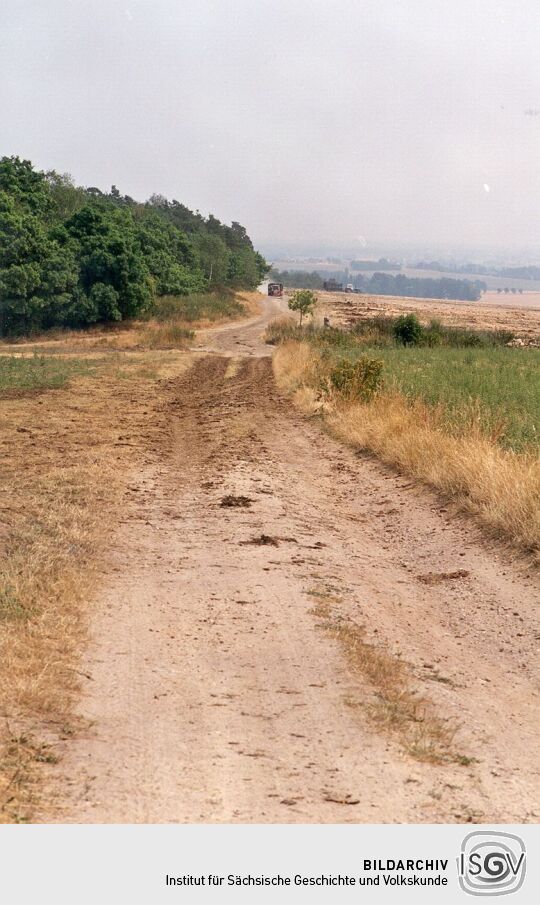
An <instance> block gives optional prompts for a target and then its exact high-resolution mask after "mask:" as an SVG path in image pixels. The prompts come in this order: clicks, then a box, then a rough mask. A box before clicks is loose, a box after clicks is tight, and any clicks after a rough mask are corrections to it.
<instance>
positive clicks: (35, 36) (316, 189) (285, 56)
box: [0, 0, 540, 250]
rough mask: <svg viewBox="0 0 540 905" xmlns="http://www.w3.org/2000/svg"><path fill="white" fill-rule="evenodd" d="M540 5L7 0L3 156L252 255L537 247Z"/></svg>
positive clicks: (2, 29)
mask: <svg viewBox="0 0 540 905" xmlns="http://www.w3.org/2000/svg"><path fill="white" fill-rule="evenodd" d="M539 34H540V3H539V2H538V0H519V2H516V0H214V2H209V0H0V137H1V147H0V153H1V154H18V155H20V156H22V157H25V158H30V159H31V160H32V161H33V162H34V163H35V164H36V165H37V166H38V167H40V168H43V169H48V168H55V169H57V170H60V171H62V172H65V171H67V172H70V173H71V174H72V175H73V177H74V179H75V180H76V182H77V183H79V184H82V185H97V186H99V187H100V188H102V189H108V188H109V187H110V186H111V184H112V183H115V184H116V185H117V186H118V188H119V189H120V190H121V191H122V192H125V193H128V194H130V195H132V196H134V197H136V198H138V199H143V198H146V197H148V196H149V195H150V194H151V193H152V192H159V193H162V194H165V195H167V196H168V197H175V198H177V199H178V200H180V201H183V202H184V203H186V204H187V205H189V206H190V207H192V208H198V209H200V210H201V211H202V212H203V213H208V212H210V211H211V212H213V213H214V214H216V216H218V217H220V218H221V219H223V220H225V221H230V220H232V219H234V220H239V221H240V222H242V223H243V224H244V225H245V226H246V227H247V229H248V232H249V233H250V235H251V236H252V237H253V239H254V240H255V242H256V244H258V245H259V246H262V247H264V245H265V244H266V245H269V244H271V245H273V246H275V245H276V244H278V245H279V244H280V243H281V242H283V243H285V242H298V243H303V244H306V245H307V244H310V243H313V244H320V243H328V244H329V245H338V244H339V243H344V244H348V245H354V243H355V242H357V243H358V247H359V248H361V246H362V244H364V243H365V242H367V249H368V250H369V248H370V247H373V246H374V245H375V244H377V243H384V242H406V243H417V244H422V243H429V244H431V245H433V244H434V243H441V244H442V245H447V246H450V245H453V246H456V245H467V244H469V245H472V246H508V247H512V248H516V247H519V246H522V245H524V246H537V245H540V42H539Z"/></svg>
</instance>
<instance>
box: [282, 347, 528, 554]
mask: <svg viewBox="0 0 540 905" xmlns="http://www.w3.org/2000/svg"><path fill="white" fill-rule="evenodd" d="M329 366H330V365H329V363H328V362H327V361H326V360H325V359H324V357H323V356H322V355H321V353H320V351H319V350H318V349H315V348H313V346H312V345H310V344H309V343H305V342H300V343H298V342H289V343H284V344H283V345H281V346H280V347H279V348H278V350H277V351H276V353H275V356H274V371H275V375H276V380H277V382H278V384H279V386H280V387H282V388H283V389H284V390H286V391H287V392H288V393H290V394H292V395H293V396H294V398H295V401H296V403H297V404H298V405H299V406H300V407H301V408H303V409H304V410H305V411H311V412H314V411H317V410H319V411H321V412H322V413H323V417H324V419H325V422H326V424H327V425H328V427H329V428H330V430H331V431H332V433H333V434H334V435H335V436H337V437H339V438H340V439H342V440H344V441H345V442H347V443H349V444H350V445H352V446H355V447H357V448H360V449H365V450H368V451H370V452H372V453H375V455H377V456H378V457H379V458H380V459H381V460H382V461H383V462H386V463H388V464H390V465H393V466H397V467H398V468H400V469H401V470H402V471H404V472H406V473H407V474H410V475H412V476H413V477H415V478H417V479H418V480H420V481H422V482H424V483H425V484H428V485H429V486H430V487H432V488H434V489H435V490H438V491H440V492H442V493H444V494H445V496H446V497H448V498H451V499H452V500H453V501H455V502H456V503H457V504H459V506H461V507H462V508H463V509H465V510H467V511H468V512H470V513H472V514H474V515H475V516H476V517H477V518H478V519H479V520H480V522H481V523H482V525H483V526H485V527H486V528H487V529H488V530H489V531H490V532H493V533H494V534H496V535H497V536H499V537H501V538H505V539H507V540H509V541H511V542H512V543H513V544H515V545H516V546H518V547H520V548H521V549H522V550H524V551H526V552H527V553H529V554H532V555H533V557H538V555H539V551H540V462H539V460H538V458H537V457H535V456H534V454H533V453H515V452H511V451H508V450H505V449H503V448H501V447H500V446H499V445H498V444H497V443H496V442H495V440H493V439H491V438H490V437H489V436H487V435H486V434H484V433H483V432H482V431H481V430H480V429H479V428H478V427H477V426H475V423H474V421H471V423H470V425H469V426H468V427H467V428H466V429H464V430H463V431H462V432H461V433H460V434H458V435H455V434H451V433H449V432H448V431H447V430H445V427H444V417H443V410H442V408H441V407H429V406H427V405H425V404H424V403H422V402H421V401H418V400H417V401H411V400H409V399H406V398H405V397H404V396H402V395H401V394H400V393H398V392H395V391H392V392H385V391H382V392H380V393H379V394H378V395H377V396H376V397H375V398H374V399H373V400H372V401H371V402H370V403H367V404H362V403H358V402H354V401H345V400H343V399H342V398H340V397H339V395H334V396H333V397H331V398H330V397H326V398H325V397H323V396H322V394H321V391H320V389H319V387H320V384H321V378H324V376H325V372H326V371H327V370H328V368H329Z"/></svg>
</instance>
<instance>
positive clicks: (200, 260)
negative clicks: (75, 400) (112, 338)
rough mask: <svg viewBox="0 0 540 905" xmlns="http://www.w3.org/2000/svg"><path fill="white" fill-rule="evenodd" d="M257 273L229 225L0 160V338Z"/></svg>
mask: <svg viewBox="0 0 540 905" xmlns="http://www.w3.org/2000/svg"><path fill="white" fill-rule="evenodd" d="M267 270H268V265H267V264H266V262H265V260H264V258H263V257H262V256H261V255H260V254H259V253H258V252H257V251H255V249H254V248H253V244H252V242H251V239H250V238H249V236H248V234H247V232H246V230H245V228H244V227H243V226H241V225H240V224H239V223H236V222H233V223H232V224H231V225H230V226H227V225H225V224H224V223H221V222H220V221H219V220H218V219H217V218H216V217H214V216H212V215H210V216H209V217H206V218H205V217H203V216H202V215H201V214H200V213H198V212H193V211H191V210H189V208H187V207H186V206H185V205H183V204H181V203H180V202H179V201H176V200H172V201H169V200H167V199H166V198H164V197H163V196H162V195H153V196H152V197H151V198H150V199H149V200H148V201H145V202H143V203H139V202H137V201H135V200H134V199H133V198H131V197H129V196H128V195H122V194H121V193H120V192H119V190H118V189H117V188H116V186H112V188H111V190H110V192H108V193H104V192H102V191H100V189H98V188H95V187H88V188H82V187H80V186H76V185H75V184H74V182H73V180H72V179H71V177H70V176H69V175H67V174H60V173H57V172H55V171H54V170H53V171H49V172H41V171H38V170H36V169H35V168H34V167H33V166H32V164H31V163H30V161H28V160H21V159H20V158H18V157H3V158H1V159H0V335H2V334H3V335H9V334H23V333H28V332H32V331H37V330H44V329H48V328H51V327H84V326H86V325H88V324H95V323H100V322H101V323H103V322H109V321H121V320H124V319H125V318H131V317H137V316H140V315H142V314H144V313H145V312H148V311H150V310H151V308H152V305H153V302H154V300H155V299H156V298H157V297H158V296H162V295H187V294H190V293H197V292H204V291H208V290H212V289H216V288H220V287H230V288H232V289H252V288H255V287H256V286H257V285H258V284H259V283H260V281H261V280H262V279H263V278H264V276H265V274H266V272H267Z"/></svg>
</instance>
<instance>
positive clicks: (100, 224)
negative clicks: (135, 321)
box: [65, 204, 153, 321]
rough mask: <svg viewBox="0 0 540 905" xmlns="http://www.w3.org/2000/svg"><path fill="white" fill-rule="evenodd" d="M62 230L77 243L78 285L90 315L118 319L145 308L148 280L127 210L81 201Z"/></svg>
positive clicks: (148, 296)
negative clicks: (80, 204)
mask: <svg viewBox="0 0 540 905" xmlns="http://www.w3.org/2000/svg"><path fill="white" fill-rule="evenodd" d="M65 231H66V233H67V235H68V236H69V238H70V239H71V240H73V241H74V242H75V243H76V245H77V248H78V259H79V266H80V284H81V288H82V290H83V292H84V293H85V294H86V295H87V296H88V298H89V299H90V302H91V305H90V309H89V310H91V311H92V318H93V319H95V320H99V321H101V320H109V319H110V320H123V319H125V318H128V317H135V316H136V315H138V314H140V313H142V312H143V311H145V310H146V309H147V308H149V306H150V304H151V302H152V298H153V287H152V280H151V276H150V271H149V269H148V266H147V264H146V261H145V258H144V255H143V252H142V248H141V246H140V243H139V242H138V241H137V236H136V230H135V224H134V221H133V217H132V215H131V213H130V211H129V210H125V209H123V208H112V207H111V208H109V207H107V206H101V205H97V204H87V205H85V207H83V208H81V210H80V211H78V212H77V213H76V214H75V215H74V216H73V217H71V218H70V219H69V220H68V221H67V222H66V223H65ZM95 284H99V285H98V287H97V289H95V290H94V289H93V287H94V286H95ZM103 286H109V287H111V288H112V289H113V290H114V293H115V294H114V296H113V293H111V292H110V291H107V292H104V290H103V289H102V287H103Z"/></svg>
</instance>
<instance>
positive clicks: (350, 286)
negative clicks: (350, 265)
mask: <svg viewBox="0 0 540 905" xmlns="http://www.w3.org/2000/svg"><path fill="white" fill-rule="evenodd" d="M345 292H354V286H353V284H352V283H347V285H346V286H345Z"/></svg>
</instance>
